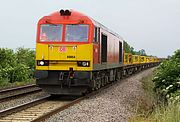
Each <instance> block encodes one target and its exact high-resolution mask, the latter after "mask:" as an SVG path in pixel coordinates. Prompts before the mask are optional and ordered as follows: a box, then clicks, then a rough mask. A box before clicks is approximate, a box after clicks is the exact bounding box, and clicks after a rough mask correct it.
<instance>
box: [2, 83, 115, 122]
mask: <svg viewBox="0 0 180 122" xmlns="http://www.w3.org/2000/svg"><path fill="white" fill-rule="evenodd" d="M113 84H114V83H112V84H109V85H107V86H104V87H102V88H101V89H100V90H98V91H94V92H92V93H89V94H87V95H86V96H81V97H78V98H77V97H76V98H75V99H73V100H71V99H68V100H67V99H64V98H62V99H61V100H57V99H55V100H52V98H51V96H50V95H49V96H46V97H43V98H40V99H37V100H34V101H32V102H29V103H26V104H23V105H19V106H17V107H12V108H9V109H6V110H2V111H0V122H29V121H31V122H39V121H43V120H45V119H47V118H49V117H50V116H52V115H54V114H56V113H58V112H60V111H62V110H65V109H67V108H68V107H70V106H73V105H74V104H76V103H79V102H80V101H82V100H83V99H85V98H88V97H90V96H92V95H95V94H97V93H99V92H100V91H101V90H103V89H106V88H107V87H110V86H112V85H113Z"/></svg>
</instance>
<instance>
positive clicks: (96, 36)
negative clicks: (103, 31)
mask: <svg viewBox="0 0 180 122" xmlns="http://www.w3.org/2000/svg"><path fill="white" fill-rule="evenodd" d="M99 30H100V29H99V28H98V27H94V39H93V42H94V43H98V42H99Z"/></svg>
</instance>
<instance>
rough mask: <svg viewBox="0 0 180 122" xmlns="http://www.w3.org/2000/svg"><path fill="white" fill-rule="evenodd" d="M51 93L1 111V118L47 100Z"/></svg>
mask: <svg viewBox="0 0 180 122" xmlns="http://www.w3.org/2000/svg"><path fill="white" fill-rule="evenodd" d="M49 97H50V95H48V96H45V97H42V98H39V99H36V100H33V101H31V102H28V103H24V104H21V105H18V106H15V107H11V108H8V109H5V110H1V111H0V118H2V117H5V116H7V115H9V114H12V113H15V112H18V111H21V110H24V109H26V108H29V107H32V106H35V105H37V104H40V103H43V102H45V101H47V99H48V98H49Z"/></svg>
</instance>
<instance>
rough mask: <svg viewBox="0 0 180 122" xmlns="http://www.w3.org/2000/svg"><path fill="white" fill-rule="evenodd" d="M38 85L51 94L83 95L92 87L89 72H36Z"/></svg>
mask: <svg viewBox="0 0 180 122" xmlns="http://www.w3.org/2000/svg"><path fill="white" fill-rule="evenodd" d="M35 77H36V84H37V85H38V86H39V87H41V88H42V89H43V90H44V91H46V92H47V93H49V94H59V95H81V94H83V93H85V92H86V91H87V90H88V88H89V87H90V81H91V80H90V79H91V73H90V72H88V71H40V70H39V71H36V73H35Z"/></svg>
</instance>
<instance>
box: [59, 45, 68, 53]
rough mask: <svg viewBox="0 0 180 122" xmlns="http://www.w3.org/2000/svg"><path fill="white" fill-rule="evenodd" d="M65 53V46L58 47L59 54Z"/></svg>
mask: <svg viewBox="0 0 180 122" xmlns="http://www.w3.org/2000/svg"><path fill="white" fill-rule="evenodd" d="M66 51H67V49H66V47H65V46H63V47H59V52H66Z"/></svg>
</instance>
